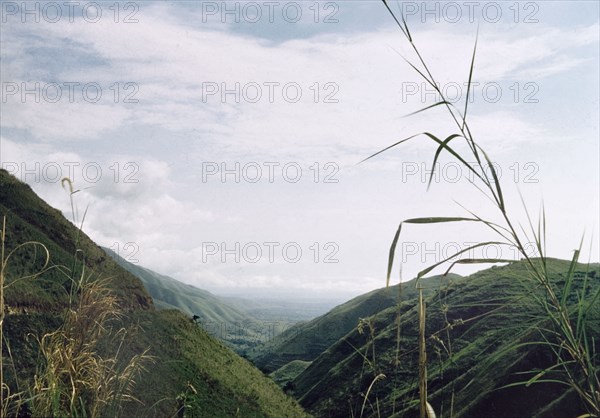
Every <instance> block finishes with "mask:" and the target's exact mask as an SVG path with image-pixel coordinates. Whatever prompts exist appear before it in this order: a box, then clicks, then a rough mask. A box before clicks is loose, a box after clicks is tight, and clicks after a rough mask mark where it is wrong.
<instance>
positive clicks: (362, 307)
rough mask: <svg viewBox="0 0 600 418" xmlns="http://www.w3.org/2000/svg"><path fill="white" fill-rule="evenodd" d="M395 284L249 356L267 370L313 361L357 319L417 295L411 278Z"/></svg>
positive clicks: (294, 329) (298, 328)
mask: <svg viewBox="0 0 600 418" xmlns="http://www.w3.org/2000/svg"><path fill="white" fill-rule="evenodd" d="M449 277H450V278H458V277H460V276H458V275H449ZM439 280H440V277H438V276H436V277H432V278H428V279H426V280H424V282H427V283H429V282H431V283H432V284H433V283H437V282H439ZM399 286H400V285H395V286H390V287H389V288H382V289H377V290H373V291H371V292H369V293H366V294H364V295H360V296H358V297H356V298H354V299H352V300H350V301H348V302H346V303H344V304H342V305H339V306H337V307H335V308H333V309H332V310H331V311H329V312H328V313H326V314H325V315H321V316H319V317H317V318H315V319H313V320H311V321H308V322H305V323H300V324H297V325H295V326H293V327H291V328H289V329H288V330H286V331H285V332H283V333H282V334H281V335H279V336H277V337H275V338H273V339H272V340H270V341H267V342H266V343H265V344H262V345H259V346H258V347H257V348H256V349H255V350H254V351H252V352H251V353H250V356H249V357H250V359H251V360H252V361H253V363H254V364H256V366H257V367H258V368H259V369H261V370H264V371H266V372H269V373H271V372H273V371H275V370H277V369H279V368H280V367H283V366H284V365H285V364H287V363H289V362H291V361H293V360H303V361H311V360H314V359H315V358H316V357H317V356H319V355H320V354H321V353H322V352H324V351H325V350H326V349H327V348H328V347H329V346H330V345H332V344H333V343H335V342H336V341H337V340H339V339H340V338H342V337H343V336H344V335H346V334H347V333H348V332H350V331H352V330H353V329H355V328H356V326H357V324H358V321H359V319H360V318H367V317H369V316H372V315H374V314H375V313H377V312H380V311H382V310H384V309H386V308H389V307H391V306H394V305H396V303H397V301H398V298H399V297H400V298H401V299H402V300H406V299H411V298H414V297H415V296H416V295H417V290H416V288H415V282H414V280H411V281H408V282H405V283H402V288H401V289H400V288H399ZM428 287H433V286H428Z"/></svg>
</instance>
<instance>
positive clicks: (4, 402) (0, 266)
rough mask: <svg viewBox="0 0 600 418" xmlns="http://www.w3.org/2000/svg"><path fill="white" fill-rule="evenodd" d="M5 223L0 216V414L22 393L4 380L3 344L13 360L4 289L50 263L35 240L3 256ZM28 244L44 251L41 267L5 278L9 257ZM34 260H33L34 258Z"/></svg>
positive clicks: (40, 270) (32, 276) (43, 248)
mask: <svg viewBox="0 0 600 418" xmlns="http://www.w3.org/2000/svg"><path fill="white" fill-rule="evenodd" d="M6 225H7V221H6V216H3V217H2V231H1V232H0V401H1V403H0V413H1V414H2V415H1V416H3V417H4V416H7V415H8V413H9V410H10V408H11V402H14V403H15V404H16V405H15V406H12V408H13V409H15V410H17V411H18V409H19V405H20V403H21V397H22V393H21V392H19V391H18V389H17V393H13V394H11V390H10V387H9V386H8V384H7V383H6V382H5V381H4V346H6V351H7V353H8V354H9V357H10V359H11V361H13V359H12V354H11V353H10V345H9V342H8V340H5V338H4V319H5V305H4V291H5V290H6V289H7V288H8V287H10V286H12V285H14V284H16V283H18V282H20V281H21V280H26V279H35V278H36V277H39V276H40V275H42V274H43V273H45V272H46V271H48V270H49V268H48V264H49V263H50V252H49V251H48V248H47V247H46V246H45V245H44V244H42V243H40V242H37V241H28V242H25V243H23V244H20V245H17V246H16V247H15V248H13V249H12V250H11V251H10V252H9V253H8V254H7V255H6V257H5V254H6ZM28 246H33V247H36V248H37V247H40V248H41V249H42V250H43V253H44V256H45V257H44V264H43V265H42V267H41V268H40V269H39V270H37V271H36V272H34V273H33V274H29V275H26V276H23V277H19V278H17V279H13V280H11V281H10V282H9V281H7V280H6V272H7V267H8V265H9V261H10V260H11V258H12V257H13V256H15V254H16V253H17V252H18V251H19V250H20V249H22V248H25V247H28ZM34 262H35V260H34ZM13 369H14V361H13ZM15 379H17V376H16V373H15ZM16 383H17V386H18V381H17V382H16Z"/></svg>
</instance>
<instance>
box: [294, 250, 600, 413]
mask: <svg viewBox="0 0 600 418" xmlns="http://www.w3.org/2000/svg"><path fill="white" fill-rule="evenodd" d="M568 268H569V262H566V261H560V260H551V261H550V263H549V270H550V271H551V274H552V277H553V281H554V283H555V284H556V286H557V289H560V286H561V285H563V284H564V276H565V275H566V273H567V271H568ZM577 270H578V273H577V275H578V280H576V283H575V287H579V289H581V288H582V286H583V285H584V284H583V283H584V279H586V280H587V286H588V291H589V292H592V291H595V290H597V289H598V288H599V287H600V283H599V281H600V280H599V278H598V277H599V276H600V274H599V273H600V268H599V266H598V265H593V266H592V267H591V270H590V271H587V267H586V266H584V265H578V266H577ZM526 277H527V276H526V266H525V265H524V263H523V262H517V263H513V264H512V265H508V266H505V267H496V268H491V269H488V270H485V271H482V272H478V273H475V274H473V275H471V276H469V277H466V278H460V279H455V280H453V281H452V282H448V283H444V284H443V285H442V286H441V287H440V289H439V291H437V292H434V293H433V294H431V295H430V296H429V297H428V298H427V302H426V304H427V329H426V337H427V356H428V361H429V371H428V392H429V402H430V403H431V404H432V405H433V407H434V409H435V410H436V412H437V413H438V416H439V415H442V416H446V415H447V414H449V412H450V411H451V410H452V411H453V413H452V416H457V417H461V416H464V417H474V416H486V417H521V416H523V417H525V416H556V417H559V416H578V415H580V414H583V412H585V410H584V408H583V406H582V405H581V403H580V401H579V400H578V398H577V397H576V396H574V394H573V393H572V392H569V391H565V387H564V386H562V385H560V384H552V383H539V384H535V385H532V386H530V387H528V388H525V387H523V386H519V387H512V388H507V389H500V388H501V387H502V386H505V385H508V384H511V383H514V382H517V381H523V380H528V379H529V378H531V377H532V375H531V374H526V375H523V374H519V373H522V372H527V371H531V370H542V369H544V368H546V367H549V366H551V365H552V364H553V363H552V358H553V357H552V353H551V352H549V350H547V349H543V348H542V347H540V346H539V345H528V346H523V347H520V348H519V349H514V350H510V349H509V348H510V345H512V344H514V343H517V342H528V341H539V339H540V336H539V334H538V333H537V331H536V326H540V327H542V326H548V324H547V323H546V322H545V321H544V315H543V312H542V310H541V307H540V306H539V305H538V304H537V303H536V302H535V301H533V300H532V296H533V295H534V294H538V295H541V293H540V289H538V288H537V287H536V286H535V285H533V284H532V283H531V282H530V281H529V280H526V279H525V278H526ZM400 312H401V316H400V318H399V323H400V324H401V325H400V329H398V309H397V308H396V307H391V308H387V309H384V310H382V311H380V312H378V313H377V314H376V315H374V316H372V317H371V318H370V324H371V326H372V329H373V330H374V332H373V335H374V338H373V335H371V333H370V331H369V328H368V327H365V328H364V329H363V332H362V333H361V332H359V330H358V329H356V328H355V329H354V330H352V331H351V332H349V333H348V334H347V335H346V336H344V337H343V338H341V339H340V340H338V341H337V342H336V343H334V344H333V345H331V346H330V347H329V348H328V349H327V350H326V351H325V352H324V353H322V354H321V355H320V356H319V357H317V358H316V359H315V360H314V361H313V362H312V363H311V365H310V366H309V367H308V368H307V369H306V370H305V371H304V372H302V373H301V374H300V375H299V376H298V377H297V378H296V379H294V381H293V382H292V386H293V387H294V389H295V394H296V396H297V397H298V398H299V399H300V402H301V404H302V405H303V406H304V407H305V408H307V410H308V411H309V412H311V413H313V414H314V415H315V416H327V417H347V416H350V415H352V414H354V416H358V415H360V411H361V409H362V407H363V405H365V414H364V416H398V417H400V416H416V415H418V411H417V408H418V370H419V367H418V349H417V348H418V344H417V338H418V315H417V308H416V299H415V298H413V299H412V300H408V301H406V302H403V303H402V304H401V306H400ZM588 319H589V329H588V333H589V334H588V335H590V336H595V341H596V353H598V352H600V344H598V342H599V341H600V338H599V337H600V306H599V304H598V303H595V304H594V305H593V306H592V308H591V310H590V312H589V318H588ZM398 333H399V335H400V339H399V340H398V338H397V335H398ZM398 341H399V345H398ZM596 361H598V358H596ZM380 374H383V375H385V378H383V379H381V378H380V379H378V380H377V381H376V382H375V383H374V384H373V387H372V388H371V391H370V392H369V402H367V401H365V398H364V394H365V393H367V391H368V389H369V386H370V385H371V383H372V382H373V381H374V379H375V377H376V376H378V375H380ZM534 374H535V373H534ZM376 411H377V412H376ZM379 414H380V415H379Z"/></svg>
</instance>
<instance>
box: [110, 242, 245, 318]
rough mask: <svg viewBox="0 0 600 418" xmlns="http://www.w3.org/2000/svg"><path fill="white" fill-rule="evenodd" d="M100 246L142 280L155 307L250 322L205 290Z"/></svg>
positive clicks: (207, 316)
mask: <svg viewBox="0 0 600 418" xmlns="http://www.w3.org/2000/svg"><path fill="white" fill-rule="evenodd" d="M102 249H103V250H104V251H105V252H106V253H107V254H108V255H109V256H110V257H111V258H112V259H113V260H115V261H116V262H117V264H119V265H120V266H121V267H123V268H124V269H125V270H127V271H128V272H130V273H131V274H133V275H134V276H135V277H137V278H139V279H140V280H141V281H142V283H143V284H144V286H145V288H146V289H147V290H148V293H150V295H151V296H152V299H153V300H154V304H155V305H156V306H157V307H158V308H163V309H166V308H168V309H179V310H180V311H182V312H184V313H186V314H188V315H189V316H192V315H198V316H199V317H200V318H201V320H202V321H204V322H214V323H231V324H236V323H239V324H242V323H244V322H245V321H247V320H251V321H253V318H249V317H248V315H247V314H245V313H242V312H240V311H239V310H237V309H235V308H233V307H231V306H229V305H228V304H227V303H226V302H225V301H223V300H222V299H220V298H218V297H217V296H215V295H213V294H212V293H210V292H208V291H206V290H202V289H199V288H197V287H196V286H192V285H189V284H186V283H183V282H180V281H178V280H176V279H173V278H172V277H169V276H165V275H163V274H159V273H156V272H154V271H152V270H150V269H147V268H144V267H142V266H139V265H137V264H132V263H130V262H128V261H126V260H125V259H123V258H122V257H120V256H119V255H117V254H116V253H115V252H114V251H112V250H110V249H108V248H104V247H102Z"/></svg>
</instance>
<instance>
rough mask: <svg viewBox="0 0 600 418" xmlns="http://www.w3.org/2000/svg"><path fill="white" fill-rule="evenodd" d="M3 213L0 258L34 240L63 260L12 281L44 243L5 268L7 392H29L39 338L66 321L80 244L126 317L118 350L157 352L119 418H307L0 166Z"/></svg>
mask: <svg viewBox="0 0 600 418" xmlns="http://www.w3.org/2000/svg"><path fill="white" fill-rule="evenodd" d="M66 198H68V197H66ZM3 216H6V218H7V227H6V242H5V244H6V254H8V253H9V252H10V251H11V250H12V249H15V248H16V247H17V246H19V245H20V244H22V243H24V242H27V241H39V242H41V243H43V244H44V245H46V247H47V248H48V250H49V252H50V255H51V263H50V264H51V266H63V267H61V268H59V267H55V268H53V269H51V270H49V271H48V272H47V273H44V274H43V275H42V276H41V277H38V278H36V279H34V280H20V281H18V282H17V281H16V279H18V278H20V277H23V276H26V275H28V274H32V273H35V272H36V271H37V270H38V269H39V267H40V266H41V265H43V260H41V258H42V257H41V256H42V255H43V254H42V251H40V247H37V249H36V248H34V247H31V246H27V247H23V248H21V249H20V250H19V251H17V252H15V253H14V255H13V256H12V257H11V260H10V263H9V264H8V268H7V270H6V272H5V273H6V284H8V285H9V286H8V287H7V288H6V291H5V302H6V305H5V306H6V311H5V314H6V316H5V318H4V323H3V325H4V327H3V331H4V339H5V340H4V341H3V343H4V344H5V345H4V351H3V353H4V354H5V356H4V359H3V360H4V361H3V372H4V378H5V382H6V383H7V384H8V385H9V386H10V388H11V392H12V393H15V392H16V391H17V390H18V388H17V384H16V383H17V380H18V383H19V388H20V389H21V390H26V388H27V387H28V386H30V385H31V384H32V381H33V377H34V375H35V374H36V373H38V372H39V367H40V366H41V364H40V361H41V359H40V355H39V351H38V346H37V343H36V338H37V339H39V338H41V337H42V336H43V335H44V334H45V333H49V332H52V331H54V330H56V329H57V328H58V327H59V326H60V325H61V323H62V320H63V311H64V309H65V308H67V307H68V303H69V301H68V299H69V298H68V294H69V289H70V286H71V284H70V279H69V278H68V277H67V276H65V275H64V274H63V272H64V271H66V270H65V269H66V267H71V266H73V259H74V258H73V257H74V254H75V253H76V250H78V249H80V250H81V251H78V252H77V256H78V260H85V262H84V263H85V271H86V272H87V273H88V274H92V277H93V278H99V277H102V278H111V281H110V286H111V289H112V290H113V291H114V294H115V295H116V296H117V297H118V300H119V305H120V306H121V307H122V308H123V314H124V317H123V318H122V319H121V320H120V322H119V323H116V324H115V325H116V328H117V329H118V328H119V327H121V326H122V327H125V329H127V330H128V335H131V336H132V337H130V338H128V340H127V341H126V343H125V344H124V345H123V346H122V347H121V352H122V355H123V356H124V358H129V357H131V355H133V354H139V353H141V352H143V351H144V350H145V349H146V348H149V349H150V352H149V354H151V355H153V356H154V358H155V362H154V363H153V364H152V365H149V366H148V367H147V371H146V372H145V373H144V374H143V375H142V376H141V378H140V379H139V381H138V384H137V385H136V387H135V390H134V393H133V395H134V396H135V397H136V398H137V399H139V401H140V403H137V402H128V403H126V404H125V405H124V411H123V416H130V417H152V416H156V417H171V416H177V415H178V414H180V413H182V412H183V410H182V409H181V408H182V406H183V405H184V404H185V405H187V406H186V411H185V412H186V414H187V415H186V416H210V417H231V416H244V417H246V416H247V417H265V416H268V417H280V416H285V417H304V416H306V414H305V413H304V412H303V411H302V409H301V408H300V407H299V406H298V404H297V403H296V402H295V401H294V400H293V399H291V398H290V397H288V396H286V395H285V394H284V393H283V392H282V391H281V390H280V389H279V388H278V387H277V385H276V384H275V383H274V382H272V381H271V380H270V379H268V378H267V377H265V376H264V375H263V374H262V373H261V372H260V371H259V370H258V369H256V368H255V367H253V366H252V365H251V364H250V363H249V362H248V361H247V360H244V359H242V358H241V357H239V356H238V355H236V354H235V353H234V352H233V351H231V350H230V349H229V348H227V347H226V346H224V345H223V344H222V343H221V342H219V341H217V340H216V339H215V338H213V337H211V336H210V335H208V334H207V333H206V332H204V331H203V330H202V329H201V328H200V327H198V326H197V325H196V324H194V323H192V322H191V321H190V318H189V317H188V316H186V315H184V314H182V313H181V312H179V311H174V310H163V311H157V310H155V307H154V305H153V302H152V299H151V297H150V295H149V294H148V292H147V291H146V289H145V288H144V286H143V284H142V282H141V281H140V280H139V279H138V278H137V277H135V276H134V275H132V274H131V273H130V272H128V271H126V270H124V269H123V268H121V267H120V266H119V265H118V264H117V263H116V262H115V261H113V260H112V259H111V258H110V257H108V256H107V255H106V253H105V252H104V251H103V250H102V249H101V248H100V247H98V246H97V245H96V244H95V243H94V242H92V241H91V240H90V239H89V237H87V236H86V235H85V234H80V233H79V231H78V230H77V228H76V227H74V226H73V225H72V224H71V223H70V222H69V221H67V220H66V219H65V218H64V216H63V215H62V214H61V213H60V212H59V211H58V210H56V209H53V208H51V207H50V206H48V205H47V204H46V203H45V202H44V201H43V200H42V199H40V198H39V197H38V196H36V195H35V193H34V192H33V191H32V190H31V188H30V187H29V186H27V185H26V184H24V183H22V182H20V181H18V180H17V179H16V178H14V177H13V176H11V175H9V174H8V173H7V172H6V171H5V170H0V219H1V218H2V217H3ZM88 216H93V213H89V214H88ZM77 237H79V238H78V242H77ZM76 242H77V244H76ZM61 269H62V272H61ZM8 346H10V354H11V355H10V357H8V356H6V353H7V350H6V348H7V347H8ZM15 373H16V374H15ZM183 399H185V402H184V403H182V402H183ZM3 401H4V400H3Z"/></svg>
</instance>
